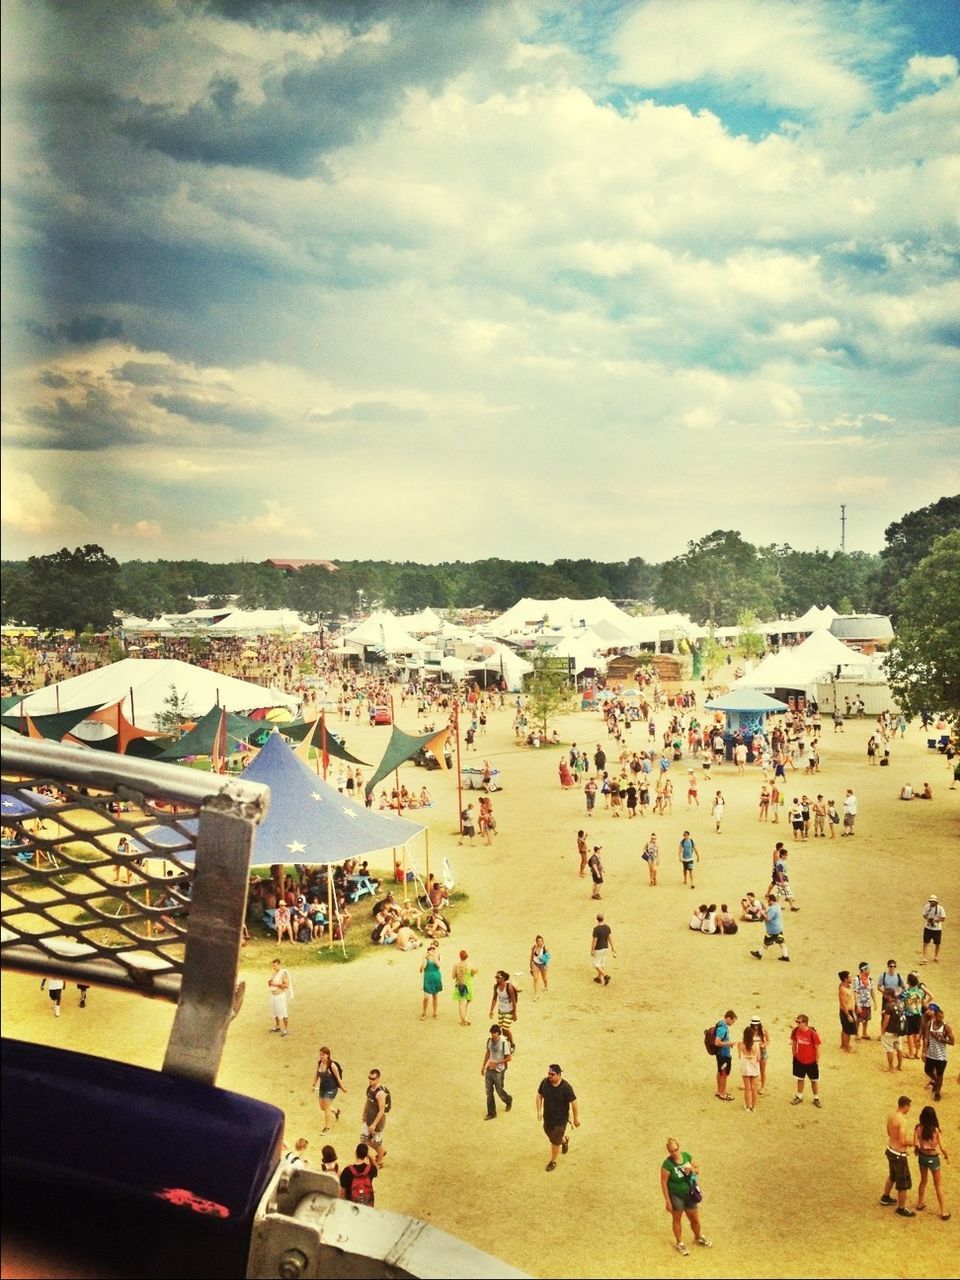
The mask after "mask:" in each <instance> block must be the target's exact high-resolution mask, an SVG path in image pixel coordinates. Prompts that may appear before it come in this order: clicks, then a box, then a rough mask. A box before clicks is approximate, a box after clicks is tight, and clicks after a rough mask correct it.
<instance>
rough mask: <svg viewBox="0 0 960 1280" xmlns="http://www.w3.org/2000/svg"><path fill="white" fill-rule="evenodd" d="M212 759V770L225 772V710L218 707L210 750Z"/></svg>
mask: <svg viewBox="0 0 960 1280" xmlns="http://www.w3.org/2000/svg"><path fill="white" fill-rule="evenodd" d="M210 755H211V757H212V759H213V772H214V773H226V772H227V713H226V710H225V709H224V708H223V707H221V708H220V723H219V724H218V725H217V732H216V733H215V734H214V735H213V750H212V751H211V752H210Z"/></svg>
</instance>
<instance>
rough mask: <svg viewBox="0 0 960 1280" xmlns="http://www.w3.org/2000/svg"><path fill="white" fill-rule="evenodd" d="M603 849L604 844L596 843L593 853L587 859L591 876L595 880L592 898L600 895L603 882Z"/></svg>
mask: <svg viewBox="0 0 960 1280" xmlns="http://www.w3.org/2000/svg"><path fill="white" fill-rule="evenodd" d="M602 849H603V845H602V844H595V845H594V846H593V853H591V855H590V857H589V858H588V859H587V866H588V867H589V868H590V878H591V880H592V881H593V893H591V895H590V897H591V898H599V897H600V886H601V885H602V884H603V859H602V858H601V857H600V852H601V850H602Z"/></svg>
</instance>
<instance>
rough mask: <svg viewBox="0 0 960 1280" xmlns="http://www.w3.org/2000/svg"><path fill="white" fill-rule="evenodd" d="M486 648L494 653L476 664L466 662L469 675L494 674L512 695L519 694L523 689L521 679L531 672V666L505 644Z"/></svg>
mask: <svg viewBox="0 0 960 1280" xmlns="http://www.w3.org/2000/svg"><path fill="white" fill-rule="evenodd" d="M488 647H490V648H493V650H494V652H493V653H492V654H491V655H490V656H489V657H487V658H483V659H481V660H479V661H476V662H470V661H469V660H468V661H467V669H468V671H469V672H471V673H473V672H479V671H482V672H494V673H496V674H497V675H498V676H500V677H502V679H503V680H504V682H505V684H506V686H507V688H508V689H510V690H511V691H512V692H514V693H516V692H519V690H520V689H522V688H523V677H524V676H525V675H528V674H529V673H530V672H531V671H532V670H533V667H532V665H531V664H530V663H529V662H527V661H526V659H525V658H521V657H520V655H519V654H518V653H515V652H514V650H513V649H509V648H507V646H506V645H505V644H498V645H491V646H488Z"/></svg>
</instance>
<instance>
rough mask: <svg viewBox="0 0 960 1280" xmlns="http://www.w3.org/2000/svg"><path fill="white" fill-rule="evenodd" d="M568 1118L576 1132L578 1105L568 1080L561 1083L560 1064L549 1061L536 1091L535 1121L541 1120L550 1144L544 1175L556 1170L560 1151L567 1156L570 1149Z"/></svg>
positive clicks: (561, 1069)
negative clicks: (571, 1118) (571, 1120)
mask: <svg viewBox="0 0 960 1280" xmlns="http://www.w3.org/2000/svg"><path fill="white" fill-rule="evenodd" d="M571 1116H572V1117H573V1127H574V1128H575V1129H579V1128H580V1105H579V1103H578V1102H577V1095H576V1093H575V1092H574V1089H573V1085H571V1084H570V1082H569V1080H564V1078H563V1068H562V1067H561V1066H560V1064H559V1062H551V1063H550V1066H549V1067H547V1074H546V1075H545V1076H544V1078H543V1079H542V1080H541V1081H540V1085H539V1087H538V1089H537V1119H538V1120H542V1121H543V1131H544V1133H545V1134H546V1135H547V1141H548V1142H549V1143H550V1159H549V1161H548V1163H547V1168H546V1171H547V1173H553V1171H554V1169H556V1167H557V1156H558V1155H560V1153H561V1152H562V1153H563V1154H564V1155H566V1154H567V1152H568V1151H569V1149H570V1139H569V1138H568V1137H567V1125H568V1124H569V1123H570V1117H571Z"/></svg>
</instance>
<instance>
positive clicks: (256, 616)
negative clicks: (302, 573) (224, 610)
mask: <svg viewBox="0 0 960 1280" xmlns="http://www.w3.org/2000/svg"><path fill="white" fill-rule="evenodd" d="M315 630H316V627H311V626H309V625H308V624H307V623H306V622H304V621H303V619H302V618H301V617H300V615H299V614H298V613H297V612H295V610H293V609H231V611H230V612H229V613H228V614H227V616H226V617H225V618H220V619H219V620H218V621H217V622H214V623H212V624H211V626H210V634H211V635H216V636H223V635H227V636H266V635H271V634H274V633H276V632H281V633H283V634H285V635H301V634H302V633H303V632H305V631H315Z"/></svg>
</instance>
